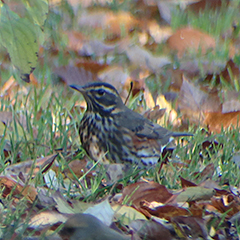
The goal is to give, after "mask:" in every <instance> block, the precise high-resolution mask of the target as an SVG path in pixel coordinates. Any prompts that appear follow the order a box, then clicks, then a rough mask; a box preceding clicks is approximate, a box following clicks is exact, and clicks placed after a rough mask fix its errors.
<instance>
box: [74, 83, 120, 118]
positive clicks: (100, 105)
mask: <svg viewBox="0 0 240 240" xmlns="http://www.w3.org/2000/svg"><path fill="white" fill-rule="evenodd" d="M70 87H71V88H73V89H76V90H77V91H79V92H80V93H82V95H83V97H84V99H85V100H86V102H87V111H94V112H97V113H100V114H101V115H106V114H111V112H112V111H113V110H115V109H116V108H121V107H122V106H124V104H123V101H122V99H121V97H120V96H119V94H118V92H117V90H116V89H115V88H114V87H113V86H112V85H111V84H108V83H104V82H94V83H90V84H87V85H84V86H79V85H71V86H70Z"/></svg>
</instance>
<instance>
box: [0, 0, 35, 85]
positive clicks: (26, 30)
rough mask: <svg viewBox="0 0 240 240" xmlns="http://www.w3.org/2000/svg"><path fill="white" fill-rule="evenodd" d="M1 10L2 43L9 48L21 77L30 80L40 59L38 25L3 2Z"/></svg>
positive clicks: (13, 62)
mask: <svg viewBox="0 0 240 240" xmlns="http://www.w3.org/2000/svg"><path fill="white" fill-rule="evenodd" d="M0 10H1V15H0V43H1V44H2V45H3V46H4V47H5V48H6V49H7V51H8V53H9V55H10V58H11V62H12V64H13V65H14V66H15V67H16V68H17V69H18V70H19V71H20V73H21V78H22V79H23V80H24V81H26V82H29V81H30V80H29V75H30V73H31V72H32V71H33V70H34V69H35V67H36V64H37V60H38V43H37V36H36V28H37V26H36V25H34V24H33V23H31V22H30V21H29V20H27V19H25V18H20V17H19V16H18V15H17V14H16V13H14V12H13V11H11V10H10V9H9V7H8V6H7V5H6V4H2V5H1V9H0Z"/></svg>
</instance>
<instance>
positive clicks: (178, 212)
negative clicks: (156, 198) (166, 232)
mask: <svg viewBox="0 0 240 240" xmlns="http://www.w3.org/2000/svg"><path fill="white" fill-rule="evenodd" d="M142 208H143V209H144V210H146V211H148V212H149V213H150V214H151V215H153V216H156V217H159V218H165V219H166V220H168V221H169V220H170V219H171V218H172V217H175V216H190V215H191V213H190V212H189V210H188V209H186V208H183V207H178V206H174V205H169V204H166V205H163V206H159V207H156V208H154V209H151V208H149V207H148V206H147V204H146V203H145V204H144V206H142Z"/></svg>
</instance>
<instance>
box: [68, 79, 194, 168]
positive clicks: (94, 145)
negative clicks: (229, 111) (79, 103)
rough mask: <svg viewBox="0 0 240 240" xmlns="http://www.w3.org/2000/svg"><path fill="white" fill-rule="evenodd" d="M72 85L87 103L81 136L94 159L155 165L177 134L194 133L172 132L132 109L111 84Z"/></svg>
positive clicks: (88, 152)
mask: <svg viewBox="0 0 240 240" xmlns="http://www.w3.org/2000/svg"><path fill="white" fill-rule="evenodd" d="M70 87H71V88H73V89H75V90H77V91H79V92H80V93H81V94H82V95H83V97H84V99H85V101H86V103H87V108H86V111H85V113H84V115H83V118H82V120H81V122H80V125H79V135H80V140H81V144H82V147H83V148H84V150H85V151H86V153H87V155H88V156H90V158H91V159H93V160H94V161H101V162H102V163H103V164H107V163H109V162H113V163H131V164H138V165H145V166H149V165H155V164H156V163H158V162H159V160H160V159H161V153H162V151H163V149H164V148H165V147H166V145H167V144H168V143H169V142H171V141H172V139H173V138H174V137H181V136H192V135H193V134H192V133H185V132H172V131H169V130H168V129H166V128H164V127H161V126H160V125H158V124H155V123H153V122H151V121H150V120H149V119H147V118H145V117H144V116H142V115H141V114H139V113H137V112H134V111H133V110H131V109H129V108H128V107H127V106H126V105H125V104H124V103H123V101H122V99H121V97H120V95H119V93H118V91H117V90H116V88H115V87H114V86H112V85H111V84H109V83H106V82H90V83H88V84H86V85H83V86H80V85H70Z"/></svg>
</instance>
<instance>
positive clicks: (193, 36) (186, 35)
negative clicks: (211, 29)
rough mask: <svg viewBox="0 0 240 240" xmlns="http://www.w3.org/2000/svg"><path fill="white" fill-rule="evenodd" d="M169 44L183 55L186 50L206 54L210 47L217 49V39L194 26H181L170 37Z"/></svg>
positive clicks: (179, 55) (180, 55)
mask: <svg viewBox="0 0 240 240" xmlns="http://www.w3.org/2000/svg"><path fill="white" fill-rule="evenodd" d="M167 44H168V46H169V48H170V49H171V50H174V51H177V53H178V57H180V58H181V57H182V56H183V55H184V53H185V52H186V51H190V50H192V51H194V52H195V53H198V52H199V51H200V50H201V52H202V54H205V53H206V51H207V50H208V49H215V45H216V43H215V39H214V38H213V37H211V36H210V35H208V34H206V33H203V32H201V31H199V30H196V29H193V28H189V27H186V28H181V29H179V30H177V31H176V32H175V33H174V34H173V35H172V36H171V37H169V38H168V40H167Z"/></svg>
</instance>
